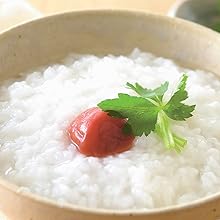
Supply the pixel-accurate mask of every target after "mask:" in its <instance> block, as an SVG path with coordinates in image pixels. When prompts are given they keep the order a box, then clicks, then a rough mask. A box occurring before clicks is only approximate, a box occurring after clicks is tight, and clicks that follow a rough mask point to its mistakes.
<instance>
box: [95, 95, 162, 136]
mask: <svg viewBox="0 0 220 220" xmlns="http://www.w3.org/2000/svg"><path fill="white" fill-rule="evenodd" d="M98 107H99V108H101V109H102V110H103V111H106V112H108V113H109V114H110V115H111V116H113V117H119V118H128V121H127V123H128V124H129V125H130V128H131V130H132V133H133V134H134V135H135V136H141V135H143V133H144V134H145V135H148V134H150V132H151V131H153V130H154V129H155V124H156V122H157V113H158V112H159V108H158V106H155V105H154V104H152V103H151V102H150V101H149V100H147V99H144V98H142V97H136V96H130V95H127V94H123V93H119V94H118V98H116V99H107V100H105V101H102V102H100V103H99V104H98ZM116 112H117V114H116Z"/></svg>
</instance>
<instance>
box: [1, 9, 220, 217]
mask: <svg viewBox="0 0 220 220" xmlns="http://www.w3.org/2000/svg"><path fill="white" fill-rule="evenodd" d="M97 14H99V15H102V14H107V15H111V16H114V15H116V14H120V15H121V16H134V17H140V18H142V17H149V18H151V19H156V20H159V21H162V22H165V23H170V24H173V25H175V26H182V27H184V28H187V29H190V30H193V31H197V32H202V33H203V34H204V35H207V36H212V37H213V38H215V39H218V41H219V42H220V35H219V34H218V33H217V32H215V31H213V30H211V29H209V28H207V27H204V26H202V25H199V24H196V23H193V22H190V21H187V20H183V19H181V18H176V17H175V18H173V17H169V16H165V15H159V14H152V13H149V12H146V11H144V10H136V9H135V10H131V9H86V10H84V9H83V10H74V11H64V12H62V13H55V14H51V15H47V16H44V17H40V18H37V19H34V20H29V21H26V22H22V23H19V24H17V25H14V26H12V27H10V28H7V29H6V30H3V31H1V32H0V40H1V39H2V38H3V37H4V36H5V35H6V34H7V33H10V32H12V31H14V30H16V29H19V28H22V27H23V26H24V25H25V26H26V25H32V24H35V23H39V22H44V21H45V20H48V19H54V18H58V17H63V16H64V17H65V16H73V15H74V16H83V15H87V16H88V15H90V16H94V15H97ZM0 187H2V188H4V189H6V190H8V191H11V192H13V193H15V194H16V195H18V196H21V197H24V198H26V199H31V200H33V201H35V202H38V203H41V204H44V205H49V206H52V207H54V208H62V209H65V210H69V211H77V212H81V213H85V214H96V215H103V214H104V215H108V216H111V215H114V216H116V215H118V216H130V215H134V216H140V215H145V216H146V215H149V216H150V215H157V214H165V213H170V212H174V211H176V212H177V211H183V210H184V211H187V210H190V209H192V208H196V207H199V206H201V205H204V204H206V203H209V202H213V201H215V200H218V199H220V191H219V192H217V193H214V194H212V195H209V196H205V197H202V198H199V199H196V200H194V201H192V202H190V203H184V204H180V205H171V206H167V207H161V208H153V209H145V208H142V209H125V210H117V209H104V208H89V207H84V206H80V205H74V204H71V203H68V202H62V203H59V202H57V201H55V200H53V199H51V198H47V197H45V196H41V195H39V194H36V193H32V192H24V191H22V190H21V187H19V186H18V185H16V184H14V183H12V182H10V181H8V180H6V179H4V178H3V177H1V176H0Z"/></svg>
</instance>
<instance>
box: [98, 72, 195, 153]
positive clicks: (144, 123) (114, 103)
mask: <svg viewBox="0 0 220 220" xmlns="http://www.w3.org/2000/svg"><path fill="white" fill-rule="evenodd" d="M187 79H188V76H187V75H186V74H183V75H182V77H181V80H180V83H179V85H178V87H177V90H176V92H175V93H174V94H173V95H172V97H171V98H170V99H169V101H168V102H167V103H164V102H163V96H164V94H165V92H166V91H167V89H168V85H169V83H168V82H165V83H163V84H162V85H161V86H159V87H157V88H156V89H147V88H143V87H142V86H141V85H140V84H138V83H135V84H134V85H132V84H131V83H127V84H126V85H127V87H128V88H130V89H132V90H134V91H135V92H136V93H137V94H138V95H139V96H130V95H128V94H123V93H119V94H118V98H115V99H107V100H104V101H102V102H100V103H99V104H98V106H99V107H100V108H101V109H102V110H103V111H105V112H108V114H109V115H110V116H112V117H118V118H126V119H127V123H126V124H125V127H124V129H123V130H124V132H125V133H128V132H132V133H133V135H135V136H142V135H143V134H145V136H148V135H149V134H150V133H151V132H154V133H155V134H157V135H158V136H159V137H160V138H161V140H162V141H163V143H164V145H165V147H166V148H167V149H174V150H176V151H177V152H181V151H182V149H183V148H184V147H185V145H186V143H187V141H186V140H185V139H184V138H181V137H179V136H178V135H176V134H175V133H174V132H173V131H172V129H171V123H172V120H177V121H183V120H186V119H187V118H189V117H191V116H192V112H193V111H194V109H195V105H186V104H184V103H183V101H185V100H186V99H187V98H188V92H187V91H186V82H187Z"/></svg>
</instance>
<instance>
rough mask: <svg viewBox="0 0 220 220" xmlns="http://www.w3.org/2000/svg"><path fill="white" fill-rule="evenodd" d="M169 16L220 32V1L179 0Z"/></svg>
mask: <svg viewBox="0 0 220 220" xmlns="http://www.w3.org/2000/svg"><path fill="white" fill-rule="evenodd" d="M168 15H170V16H172V17H179V18H183V19H186V20H189V21H193V22H196V23H198V24H201V25H204V26H207V27H209V28H212V29H213V30H215V31H218V32H220V0H179V1H177V2H176V3H175V4H174V6H173V7H172V8H171V9H170V11H169V13H168Z"/></svg>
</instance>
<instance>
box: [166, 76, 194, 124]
mask: <svg viewBox="0 0 220 220" xmlns="http://www.w3.org/2000/svg"><path fill="white" fill-rule="evenodd" d="M187 79H188V76H187V75H186V74H184V75H183V76H182V79H181V81H180V83H179V85H178V89H177V91H176V92H175V93H174V95H173V96H172V97H171V98H170V100H169V101H168V103H167V104H166V106H165V112H166V114H167V115H168V116H169V117H170V118H172V119H173V120H177V121H185V120H186V118H189V117H191V116H192V112H193V111H194V109H195V105H191V106H189V105H185V104H183V103H182V101H184V100H186V99H187V98H188V92H187V91H186V90H185V89H186V81H187Z"/></svg>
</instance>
